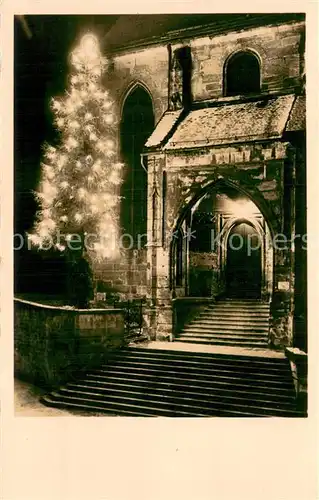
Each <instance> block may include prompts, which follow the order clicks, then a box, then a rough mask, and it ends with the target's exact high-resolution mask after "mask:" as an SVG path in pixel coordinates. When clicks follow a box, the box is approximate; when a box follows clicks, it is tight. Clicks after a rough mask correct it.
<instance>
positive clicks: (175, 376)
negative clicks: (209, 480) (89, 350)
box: [42, 347, 302, 417]
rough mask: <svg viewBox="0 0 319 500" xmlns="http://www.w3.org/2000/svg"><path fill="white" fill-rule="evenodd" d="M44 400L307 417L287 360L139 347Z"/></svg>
mask: <svg viewBox="0 0 319 500" xmlns="http://www.w3.org/2000/svg"><path fill="white" fill-rule="evenodd" d="M42 401H43V403H44V404H46V405H49V406H54V407H59V408H73V409H77V410H85V411H92V412H103V413H105V414H108V415H125V416H148V417H150V416H166V417H199V416H200V417H203V416H205V417H212V416H225V417H256V416H258V417H267V416H268V417H269V416H280V417H298V416H302V415H301V414H300V413H298V411H297V410H296V403H295V395H294V387H293V382H292V377H291V373H290V368H289V363H288V361H287V360H286V359H280V358H278V359H275V358H269V357H261V356H258V357H257V356H256V357H254V356H232V355H222V354H208V353H199V352H189V351H176V350H174V351H169V350H167V349H163V350H159V349H147V348H139V347H137V348H133V347H130V348H126V349H121V350H119V351H117V352H115V353H114V354H113V356H112V357H111V358H110V360H109V362H108V363H107V364H105V365H103V366H101V367H100V368H99V369H97V370H94V371H91V372H88V373H86V374H83V376H82V377H80V378H79V379H78V380H76V381H72V382H70V383H68V384H66V385H65V386H63V387H61V388H60V389H59V390H58V391H53V392H52V393H50V394H48V395H46V396H44V397H43V398H42Z"/></svg>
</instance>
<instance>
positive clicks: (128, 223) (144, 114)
mask: <svg viewBox="0 0 319 500" xmlns="http://www.w3.org/2000/svg"><path fill="white" fill-rule="evenodd" d="M153 129H154V113H153V106H152V100H151V97H150V95H149V93H148V92H147V91H146V90H145V89H144V88H143V87H142V86H141V85H137V86H136V87H134V88H133V90H132V91H131V93H130V94H129V95H128V96H127V98H126V100H125V103H124V107H123V113H122V120H121V126H120V134H121V155H122V159H123V161H124V163H125V167H126V171H125V176H124V182H123V185H122V196H123V200H122V209H121V223H122V227H123V230H124V231H125V232H126V233H129V234H130V235H131V236H132V237H133V239H134V245H136V244H137V242H138V235H141V236H142V235H145V234H146V231H147V172H146V171H145V170H144V168H143V167H142V165H141V157H140V155H141V153H142V150H143V147H144V144H145V142H146V140H147V139H148V137H149V136H150V135H151V133H152V132H153ZM145 167H146V165H145ZM140 241H141V242H143V243H144V244H145V243H146V238H145V237H143V238H142V239H141V240H140Z"/></svg>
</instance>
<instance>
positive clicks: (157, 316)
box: [146, 154, 173, 340]
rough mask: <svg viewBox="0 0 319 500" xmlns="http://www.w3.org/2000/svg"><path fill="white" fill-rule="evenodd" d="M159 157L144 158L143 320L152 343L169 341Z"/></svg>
mask: <svg viewBox="0 0 319 500" xmlns="http://www.w3.org/2000/svg"><path fill="white" fill-rule="evenodd" d="M164 161H165V160H164V155H163V154H152V155H149V159H148V209H147V210H148V226H147V234H148V244H147V269H148V293H147V299H148V307H147V308H146V311H147V312H146V315H147V318H146V321H147V323H148V325H149V337H150V338H151V339H152V340H172V322H173V317H172V304H171V293H170V289H169V250H168V249H167V248H166V247H165V248H164V246H163V245H164V241H163V238H162V224H163V220H162V219H163V216H162V214H163V197H162V193H163V189H162V179H163V165H164Z"/></svg>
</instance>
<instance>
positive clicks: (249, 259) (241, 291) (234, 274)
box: [226, 221, 262, 299]
mask: <svg viewBox="0 0 319 500" xmlns="http://www.w3.org/2000/svg"><path fill="white" fill-rule="evenodd" d="M261 248H262V242H261V239H260V235H259V234H258V232H257V230H256V229H255V228H254V227H253V225H252V224H250V223H249V222H247V221H240V222H238V223H235V224H234V226H233V227H232V229H231V230H230V232H229V234H228V238H227V257H226V295H227V297H229V298H250V299H260V297H261V287H262V259H261Z"/></svg>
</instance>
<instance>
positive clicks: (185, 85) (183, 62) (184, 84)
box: [171, 47, 192, 109]
mask: <svg viewBox="0 0 319 500" xmlns="http://www.w3.org/2000/svg"><path fill="white" fill-rule="evenodd" d="M191 76H192V55H191V50H190V47H181V48H180V49H177V50H175V52H174V56H173V61H172V88H171V106H172V108H173V109H180V108H182V107H184V108H185V107H188V106H189V105H190V104H191V100H192V91H191Z"/></svg>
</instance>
